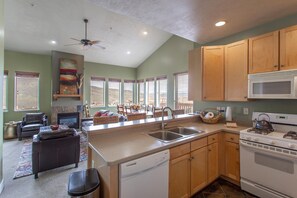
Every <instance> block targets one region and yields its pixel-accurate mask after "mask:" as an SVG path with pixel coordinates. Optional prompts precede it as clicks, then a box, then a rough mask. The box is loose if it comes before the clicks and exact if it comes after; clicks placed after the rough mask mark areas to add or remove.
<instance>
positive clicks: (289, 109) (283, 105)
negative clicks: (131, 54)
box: [194, 14, 297, 125]
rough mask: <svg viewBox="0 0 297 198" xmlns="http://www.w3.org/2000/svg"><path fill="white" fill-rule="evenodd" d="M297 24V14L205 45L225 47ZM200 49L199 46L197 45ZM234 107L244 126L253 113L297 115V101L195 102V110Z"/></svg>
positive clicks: (235, 117)
mask: <svg viewBox="0 0 297 198" xmlns="http://www.w3.org/2000/svg"><path fill="white" fill-rule="evenodd" d="M296 24H297V14H295V15H291V16H288V17H285V18H282V19H279V20H276V21H273V22H270V23H267V24H264V25H261V26H258V27H256V28H253V29H250V30H247V31H244V32H240V33H238V34H235V35H232V36H229V37H226V38H223V39H220V40H217V41H214V42H210V43H207V44H205V46H206V45H224V44H229V43H232V42H236V41H239V40H243V39H248V38H250V37H253V36H257V35H261V34H264V33H268V32H271V31H275V30H279V29H282V28H285V27H289V26H292V25H296ZM195 47H199V44H195ZM226 106H231V107H232V113H233V117H234V119H235V120H236V121H238V122H239V123H242V124H247V125H250V124H251V121H250V120H251V117H252V112H253V111H263V112H275V113H292V114H297V100H252V101H248V102H202V101H195V102H194V110H203V109H205V108H208V107H226ZM244 107H247V108H249V115H243V108H244Z"/></svg>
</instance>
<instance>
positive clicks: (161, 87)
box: [157, 76, 167, 107]
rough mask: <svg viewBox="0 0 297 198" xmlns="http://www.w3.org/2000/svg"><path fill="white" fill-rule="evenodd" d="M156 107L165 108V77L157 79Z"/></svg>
mask: <svg viewBox="0 0 297 198" xmlns="http://www.w3.org/2000/svg"><path fill="white" fill-rule="evenodd" d="M157 106H158V107H166V106H167V77H166V76H161V77H157Z"/></svg>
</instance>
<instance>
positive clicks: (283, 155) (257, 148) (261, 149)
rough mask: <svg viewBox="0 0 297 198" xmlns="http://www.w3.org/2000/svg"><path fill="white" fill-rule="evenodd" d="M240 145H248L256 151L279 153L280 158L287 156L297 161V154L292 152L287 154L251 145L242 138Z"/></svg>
mask: <svg viewBox="0 0 297 198" xmlns="http://www.w3.org/2000/svg"><path fill="white" fill-rule="evenodd" d="M252 144H253V143H252ZM256 144H257V143H256ZM240 145H241V146H245V147H248V148H250V149H253V150H255V151H264V152H266V153H269V154H271V155H277V156H278V157H279V158H286V159H288V158H289V159H293V160H294V161H297V155H292V154H291V155H290V154H287V153H284V152H277V151H273V150H270V149H264V148H260V147H256V146H252V145H249V144H247V143H246V142H245V141H242V140H240ZM268 147H270V146H268Z"/></svg>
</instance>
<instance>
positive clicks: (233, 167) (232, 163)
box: [225, 142, 240, 182]
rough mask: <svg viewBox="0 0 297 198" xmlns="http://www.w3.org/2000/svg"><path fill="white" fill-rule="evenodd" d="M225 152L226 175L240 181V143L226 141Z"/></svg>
mask: <svg viewBox="0 0 297 198" xmlns="http://www.w3.org/2000/svg"><path fill="white" fill-rule="evenodd" d="M225 152H226V157H225V168H226V176H227V177H229V178H231V179H233V180H235V181H238V182H239V181H240V174H239V166H240V165H239V145H238V144H236V143H233V142H225Z"/></svg>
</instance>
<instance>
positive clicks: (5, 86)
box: [2, 70, 8, 111]
mask: <svg viewBox="0 0 297 198" xmlns="http://www.w3.org/2000/svg"><path fill="white" fill-rule="evenodd" d="M7 76H8V71H7V70H5V71H4V76H3V105H2V108H3V111H7Z"/></svg>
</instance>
